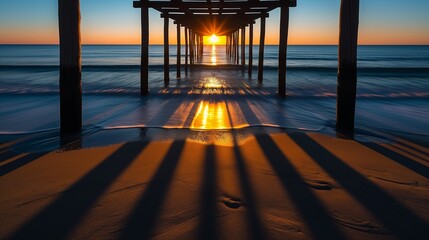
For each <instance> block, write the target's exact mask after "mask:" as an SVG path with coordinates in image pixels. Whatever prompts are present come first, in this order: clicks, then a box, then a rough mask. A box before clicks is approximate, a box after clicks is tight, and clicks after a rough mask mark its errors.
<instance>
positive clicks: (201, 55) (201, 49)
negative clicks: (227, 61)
mask: <svg viewBox="0 0 429 240" xmlns="http://www.w3.org/2000/svg"><path fill="white" fill-rule="evenodd" d="M203 55H204V36H203V35H200V59H201V60H200V61H202V59H203Z"/></svg>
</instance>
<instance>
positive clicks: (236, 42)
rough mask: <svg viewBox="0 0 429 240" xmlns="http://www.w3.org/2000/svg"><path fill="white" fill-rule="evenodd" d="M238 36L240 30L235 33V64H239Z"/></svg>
mask: <svg viewBox="0 0 429 240" xmlns="http://www.w3.org/2000/svg"><path fill="white" fill-rule="evenodd" d="M239 36H240V30H237V31H236V32H235V64H237V65H238V64H240V52H239V47H238V44H239V41H238V40H239V39H238V37H239Z"/></svg>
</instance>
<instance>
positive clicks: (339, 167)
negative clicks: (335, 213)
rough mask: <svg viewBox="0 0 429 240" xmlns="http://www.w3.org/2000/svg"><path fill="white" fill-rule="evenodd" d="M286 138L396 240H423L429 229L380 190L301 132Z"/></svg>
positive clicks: (428, 233)
mask: <svg viewBox="0 0 429 240" xmlns="http://www.w3.org/2000/svg"><path fill="white" fill-rule="evenodd" d="M290 137H291V138H292V139H293V140H294V141H295V142H296V143H297V144H298V145H299V146H301V148H302V149H303V150H304V151H306V152H307V154H308V155H309V156H311V157H312V159H313V160H314V161H315V162H316V163H318V164H319V165H320V166H321V167H322V168H323V169H324V170H325V171H326V172H327V173H328V174H329V175H330V176H332V177H333V178H334V179H335V180H336V181H337V182H338V183H339V184H340V185H341V186H343V187H344V189H345V190H346V191H348V192H349V193H350V194H351V195H352V196H353V197H354V198H355V199H356V200H358V201H359V202H360V203H361V204H362V205H363V206H364V207H366V208H367V209H368V210H369V211H370V212H371V213H372V214H374V216H375V217H376V218H377V219H379V220H380V221H381V222H382V223H383V224H384V225H385V227H387V228H388V229H389V230H390V231H391V232H392V234H394V235H395V236H396V237H398V238H399V239H426V238H427V236H428V235H429V226H428V224H426V223H425V222H424V221H423V220H421V219H420V218H419V217H417V216H416V215H415V214H414V213H413V212H411V211H410V210H409V209H407V208H405V207H404V206H403V205H402V204H401V203H399V202H398V201H396V200H395V199H394V198H392V197H391V196H390V195H389V194H388V193H386V192H385V191H383V190H382V189H381V188H379V187H378V186H376V185H375V184H373V183H371V182H370V181H369V180H368V179H366V178H365V177H364V176H362V175H361V174H359V173H358V172H357V171H355V170H354V169H352V168H351V167H349V166H348V165H347V164H345V163H344V162H343V161H342V160H341V159H339V158H338V157H336V156H335V155H334V154H332V153H331V152H330V151H328V150H327V149H325V148H324V147H322V146H321V145H320V144H319V143H317V142H316V141H315V140H313V139H312V138H310V137H309V136H307V135H306V134H303V133H296V134H290Z"/></svg>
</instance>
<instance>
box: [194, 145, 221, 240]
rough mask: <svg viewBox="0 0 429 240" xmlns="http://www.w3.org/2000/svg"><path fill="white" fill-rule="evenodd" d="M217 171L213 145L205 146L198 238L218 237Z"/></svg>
mask: <svg viewBox="0 0 429 240" xmlns="http://www.w3.org/2000/svg"><path fill="white" fill-rule="evenodd" d="M216 180H217V171H216V156H215V147H214V145H209V146H207V148H206V154H205V160H204V167H203V183H202V186H201V195H200V209H201V210H200V211H201V216H200V225H199V227H198V239H201V240H214V239H218V234H217V218H216V212H217V199H218V198H217V185H216Z"/></svg>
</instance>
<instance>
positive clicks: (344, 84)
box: [337, 0, 359, 131]
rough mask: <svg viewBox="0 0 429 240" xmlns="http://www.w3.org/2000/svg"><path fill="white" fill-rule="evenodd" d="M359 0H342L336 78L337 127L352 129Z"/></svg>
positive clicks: (354, 102) (346, 129)
mask: <svg viewBox="0 0 429 240" xmlns="http://www.w3.org/2000/svg"><path fill="white" fill-rule="evenodd" d="M358 25H359V0H342V1H341V9H340V42H339V51H338V53H339V56H338V80H337V129H339V130H345V131H353V130H354V119H355V105H356V83H357V67H356V62H357V60H356V54H357V40H358Z"/></svg>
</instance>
